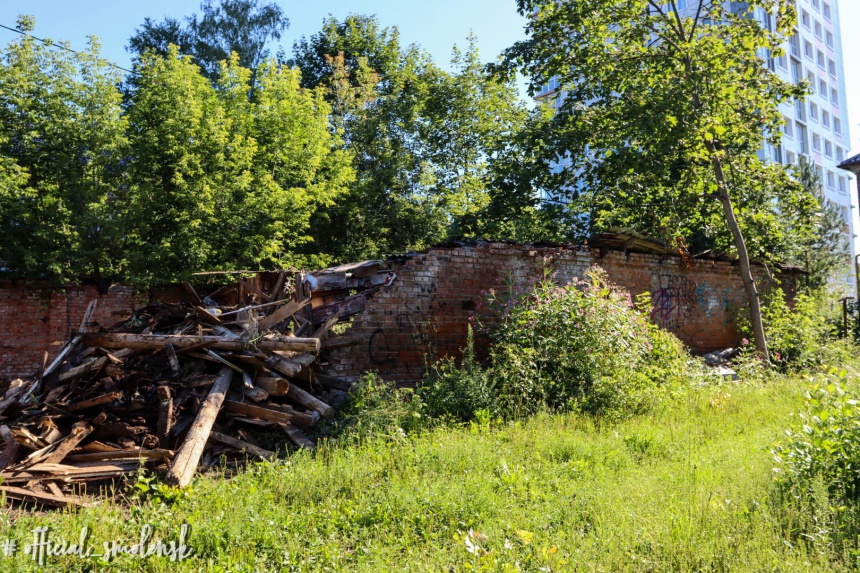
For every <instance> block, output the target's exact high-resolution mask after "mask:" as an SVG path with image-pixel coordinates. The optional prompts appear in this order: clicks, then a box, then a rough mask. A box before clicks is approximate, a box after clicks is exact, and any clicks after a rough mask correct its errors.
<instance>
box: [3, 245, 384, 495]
mask: <svg viewBox="0 0 860 573" xmlns="http://www.w3.org/2000/svg"><path fill="white" fill-rule="evenodd" d="M392 280H394V275H393V274H392V273H386V272H384V271H382V270H381V269H380V263H379V262H377V261H371V262H367V263H360V264H356V265H349V266H344V267H338V268H334V269H328V270H326V271H321V272H320V273H314V276H311V275H302V274H298V273H296V274H292V273H291V274H288V273H286V272H285V271H281V272H279V273H260V274H259V275H257V276H256V277H252V278H250V279H247V280H238V281H236V282H235V283H234V284H233V285H228V286H225V287H221V288H219V289H218V290H217V291H215V292H213V293H211V294H210V295H209V296H204V297H202V298H201V297H200V295H198V291H196V290H195V289H194V288H193V287H192V286H191V285H190V284H188V283H185V284H184V285H183V286H185V290H186V292H187V299H188V302H183V303H177V304H156V305H151V306H147V307H145V308H142V309H138V310H137V311H135V312H134V313H133V315H132V317H131V318H130V319H129V320H126V321H123V322H121V323H118V324H116V325H113V326H112V327H109V328H103V327H102V326H101V325H99V324H97V323H94V322H92V321H91V320H92V316H93V311H94V310H95V301H93V302H92V303H91V304H90V306H89V307H88V309H87V312H86V315H85V317H84V320H83V322H82V323H81V325H80V328H78V330H77V331H75V332H72V333H70V337H69V339H68V343H67V344H66V345H64V346H63V348H62V350H61V352H60V353H59V355H58V356H57V357H56V358H55V359H54V360H53V361H52V362H51V363H50V365H49V366H47V367H46V368H45V367H43V370H42V372H40V373H38V375H37V376H34V377H33V379H32V380H13V381H12V382H11V383H10V384H8V385H6V386H5V388H4V387H2V386H0V438H2V440H3V442H5V444H4V445H3V446H2V448H0V480H2V484H3V486H2V487H0V491H3V492H4V495H5V496H6V499H9V500H16V501H17V502H27V503H34V504H37V505H46V506H55V507H63V506H68V505H75V506H81V505H86V504H87V503H91V502H92V499H93V498H91V497H87V495H86V486H87V485H88V484H103V483H105V482H110V481H111V480H115V479H116V478H121V477H123V476H125V475H127V474H133V473H135V472H137V471H138V470H139V469H140V468H141V467H143V466H145V467H147V468H149V469H155V470H157V471H161V472H163V475H164V476H165V481H166V482H167V483H169V484H171V485H176V486H184V485H187V484H188V483H189V482H190V481H191V479H192V478H193V476H194V474H195V473H196V472H197V471H198V470H200V469H205V468H206V467H209V466H214V465H218V464H222V463H235V464H237V465H238V464H241V463H243V462H245V461H246V460H248V459H268V458H271V457H273V456H275V455H276V450H277V449H278V447H277V446H282V445H283V444H284V440H285V438H286V439H288V440H289V442H290V443H292V444H293V445H294V446H295V447H298V448H303V449H310V448H313V447H314V443H313V441H312V440H311V439H309V438H308V436H307V435H306V434H305V433H304V431H307V429H308V428H310V427H312V426H314V425H315V424H316V423H317V422H318V421H319V420H320V419H322V418H330V417H332V416H333V415H334V407H333V406H336V405H337V404H338V403H339V402H342V401H343V399H344V398H345V395H346V394H345V392H346V391H347V390H349V387H350V385H351V383H352V382H353V380H347V379H340V378H337V377H333V376H328V375H326V374H324V373H323V371H322V370H323V366H324V359H323V360H321V359H320V354H321V353H323V354H324V353H325V352H327V351H328V350H327V349H329V348H342V347H344V346H349V345H351V344H356V343H357V342H358V340H357V339H356V337H354V336H350V335H348V334H346V335H344V336H339V335H338V334H337V333H336V331H337V330H338V328H336V324H337V322H338V321H339V320H343V319H345V318H348V317H350V316H352V315H354V314H356V313H358V312H361V310H363V308H364V302H365V301H366V300H367V298H368V297H369V296H371V295H372V294H373V293H374V292H375V291H377V290H379V289H380V288H383V287H384V286H386V285H388V284H390V283H391V281H392ZM267 287H268V288H267ZM201 294H202V293H201ZM341 330H342V329H341ZM46 358H47V353H46ZM45 364H47V361H46V362H45ZM260 432H264V433H265V435H267V436H276V437H277V439H278V440H279V442H278V443H273V442H271V441H269V442H267V443H264V444H263V446H261V445H260V443H259V442H257V440H256V439H255V437H254V436H255V435H256V436H257V437H258V438H259V437H260V435H261V434H260ZM261 441H265V440H262V439H261ZM225 458H226V459H225Z"/></svg>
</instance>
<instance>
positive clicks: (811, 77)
mask: <svg viewBox="0 0 860 573" xmlns="http://www.w3.org/2000/svg"><path fill="white" fill-rule="evenodd" d="M806 81H808V82H809V90H810V91H811V92H812V93H815V74H813V73H812V72H806Z"/></svg>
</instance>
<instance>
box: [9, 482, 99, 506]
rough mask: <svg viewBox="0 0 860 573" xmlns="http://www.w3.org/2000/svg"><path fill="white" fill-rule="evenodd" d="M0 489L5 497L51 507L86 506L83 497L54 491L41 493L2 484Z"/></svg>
mask: <svg viewBox="0 0 860 573" xmlns="http://www.w3.org/2000/svg"><path fill="white" fill-rule="evenodd" d="M0 491H2V492H3V493H5V494H6V497H7V498H10V499H16V500H18V501H26V502H33V503H40V504H43V505H50V506H52V507H66V506H69V505H73V506H76V507H86V506H87V503H86V502H85V501H84V500H83V498H80V497H76V496H66V495H57V494H55V493H43V492H37V491H31V490H29V489H24V488H22V487H14V486H8V485H3V486H0Z"/></svg>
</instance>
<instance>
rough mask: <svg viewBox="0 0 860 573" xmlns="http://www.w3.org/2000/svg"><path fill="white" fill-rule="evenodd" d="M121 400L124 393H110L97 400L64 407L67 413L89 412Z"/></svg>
mask: <svg viewBox="0 0 860 573" xmlns="http://www.w3.org/2000/svg"><path fill="white" fill-rule="evenodd" d="M121 398H122V392H108V393H107V394H102V395H101V396H96V397H95V398H90V399H89V400H84V401H83V402H77V403H75V404H69V405H68V406H66V407H64V408H63V410H65V411H66V412H80V411H81V410H87V409H89V408H95V407H96V406H103V405H105V404H110V403H111V402H113V401H114V400H119V399H121Z"/></svg>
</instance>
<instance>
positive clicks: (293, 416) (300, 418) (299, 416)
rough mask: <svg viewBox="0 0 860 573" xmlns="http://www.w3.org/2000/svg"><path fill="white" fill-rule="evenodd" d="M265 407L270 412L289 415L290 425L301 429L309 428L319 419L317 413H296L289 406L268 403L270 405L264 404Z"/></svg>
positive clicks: (311, 411)
mask: <svg viewBox="0 0 860 573" xmlns="http://www.w3.org/2000/svg"><path fill="white" fill-rule="evenodd" d="M266 407H267V408H270V409H272V410H278V411H280V412H284V413H285V414H289V415H290V423H291V424H292V425H293V426H300V427H302V428H310V427H311V426H313V425H314V424H316V423H317V422H318V421H319V419H320V415H319V412H314V411H313V410H310V411H308V412H298V411H296V410H294V409H293V407H292V406H290V405H289V404H273V403H271V402H270V403H268V404H266Z"/></svg>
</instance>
